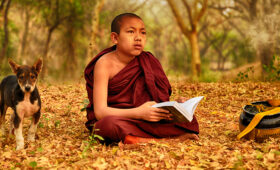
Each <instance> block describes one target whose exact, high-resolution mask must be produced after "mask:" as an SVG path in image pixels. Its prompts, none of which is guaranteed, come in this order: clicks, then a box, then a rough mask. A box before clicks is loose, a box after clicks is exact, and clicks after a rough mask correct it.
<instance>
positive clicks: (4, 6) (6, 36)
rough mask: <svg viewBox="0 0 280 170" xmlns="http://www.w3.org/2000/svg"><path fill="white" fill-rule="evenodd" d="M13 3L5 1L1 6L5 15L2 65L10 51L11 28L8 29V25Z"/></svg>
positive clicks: (0, 60)
mask: <svg viewBox="0 0 280 170" xmlns="http://www.w3.org/2000/svg"><path fill="white" fill-rule="evenodd" d="M11 2H12V0H7V1H5V0H3V1H2V2H1V5H0V11H2V10H3V12H4V14H3V21H4V23H3V30H4V38H3V41H2V42H1V45H2V49H1V52H0V63H2V61H3V60H4V58H5V57H6V55H7V50H8V45H9V28H8V23H9V18H8V14H9V9H10V6H11Z"/></svg>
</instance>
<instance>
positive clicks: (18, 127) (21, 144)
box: [13, 113, 24, 150]
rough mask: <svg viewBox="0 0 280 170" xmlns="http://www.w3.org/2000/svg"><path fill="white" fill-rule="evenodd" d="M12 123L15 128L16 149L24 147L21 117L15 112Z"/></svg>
mask: <svg viewBox="0 0 280 170" xmlns="http://www.w3.org/2000/svg"><path fill="white" fill-rule="evenodd" d="M13 124H14V128H15V136H16V144H17V148H16V150H20V149H23V148H24V138H23V136H22V124H23V118H20V117H19V116H18V115H17V113H15V116H14V121H13Z"/></svg>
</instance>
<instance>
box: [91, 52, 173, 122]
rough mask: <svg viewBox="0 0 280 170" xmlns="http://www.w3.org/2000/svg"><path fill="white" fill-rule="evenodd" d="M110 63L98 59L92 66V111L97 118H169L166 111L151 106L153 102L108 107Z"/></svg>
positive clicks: (156, 119)
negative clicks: (130, 107)
mask: <svg viewBox="0 0 280 170" xmlns="http://www.w3.org/2000/svg"><path fill="white" fill-rule="evenodd" d="M110 67H111V66H110V64H109V63H108V62H107V61H106V60H102V58H101V59H99V60H98V61H97V62H96V65H95V68H94V85H93V87H94V88H93V102H94V112H95V116H96V118H97V120H100V119H102V118H103V117H105V116H110V115H115V116H123V117H127V118H132V119H143V120H147V121H153V122H156V121H159V120H161V119H170V116H171V115H170V114H167V113H169V112H168V111H166V110H164V109H160V108H154V107H151V106H152V105H154V104H155V102H146V103H144V104H143V105H141V106H139V107H137V108H132V109H119V108H112V107H108V105H107V97H108V82H109V77H110V72H109V70H110Z"/></svg>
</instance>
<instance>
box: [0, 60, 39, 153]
mask: <svg viewBox="0 0 280 170" xmlns="http://www.w3.org/2000/svg"><path fill="white" fill-rule="evenodd" d="M9 64H10V66H11V68H12V70H13V72H14V73H15V74H16V75H11V76H7V77H5V78H4V79H3V80H2V82H1V84H0V113H1V115H0V132H2V135H3V134H5V128H4V124H5V115H6V111H7V108H8V107H11V108H12V109H13V111H14V113H13V114H12V115H11V122H10V124H11V125H10V133H14V134H15V136H16V145H17V147H16V149H17V150H19V149H23V148H24V138H23V136H22V123H23V118H24V117H30V116H32V117H33V119H32V123H31V126H30V129H29V133H28V140H29V141H35V133H36V130H37V125H38V122H39V118H40V114H41V112H40V111H41V99H40V95H39V92H38V89H37V87H36V82H37V78H38V74H39V73H40V71H41V68H42V60H41V59H39V60H38V61H37V62H36V63H35V64H34V65H33V66H31V67H30V66H26V65H22V66H20V65H18V64H16V63H15V62H13V61H12V60H9Z"/></svg>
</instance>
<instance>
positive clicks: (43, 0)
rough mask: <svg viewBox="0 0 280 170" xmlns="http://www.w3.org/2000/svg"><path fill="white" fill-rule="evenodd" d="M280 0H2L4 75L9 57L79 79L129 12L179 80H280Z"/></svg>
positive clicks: (54, 76) (47, 73)
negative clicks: (114, 24) (37, 62)
mask: <svg viewBox="0 0 280 170" xmlns="http://www.w3.org/2000/svg"><path fill="white" fill-rule="evenodd" d="M279 8H280V1H277V0H182V1H181V0H114V1H107V0H86V1H85V0H40V1H32V0H1V4H0V43H1V46H0V77H3V76H4V75H7V74H8V73H10V72H11V71H10V68H9V65H8V64H7V63H8V62H7V59H8V58H12V59H14V60H15V61H16V62H18V63H20V64H32V63H33V62H35V59H37V58H43V60H44V67H43V73H42V77H43V78H44V79H49V80H63V81H65V80H77V79H80V78H81V77H83V71H84V68H85V66H86V64H87V63H88V62H89V61H90V59H91V58H93V56H95V55H96V54H97V53H98V52H100V51H101V50H102V49H104V48H106V47H109V46H111V45H112V44H111V41H110V24H111V21H112V19H113V18H114V17H115V16H116V15H118V14H120V13H123V12H133V13H136V14H138V15H139V16H141V17H142V18H143V20H144V22H145V25H146V29H147V38H148V41H147V45H146V47H145V50H147V51H150V52H152V53H153V54H154V55H155V56H156V57H157V58H158V59H159V60H160V61H161V63H162V65H163V68H164V69H165V71H166V73H167V75H168V76H169V77H171V78H174V79H187V80H199V81H205V82H211V81H220V80H248V79H251V80H252V79H253V80H279V77H280V76H279V73H280V71H279V67H277V66H278V62H277V61H278V59H279V58H278V54H279V50H280V49H279V46H277V44H279V41H280V34H279V30H280V29H279V28H280V20H279V19H278V18H279V15H280V10H279Z"/></svg>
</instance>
